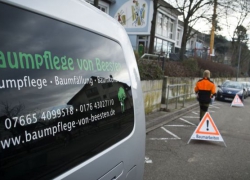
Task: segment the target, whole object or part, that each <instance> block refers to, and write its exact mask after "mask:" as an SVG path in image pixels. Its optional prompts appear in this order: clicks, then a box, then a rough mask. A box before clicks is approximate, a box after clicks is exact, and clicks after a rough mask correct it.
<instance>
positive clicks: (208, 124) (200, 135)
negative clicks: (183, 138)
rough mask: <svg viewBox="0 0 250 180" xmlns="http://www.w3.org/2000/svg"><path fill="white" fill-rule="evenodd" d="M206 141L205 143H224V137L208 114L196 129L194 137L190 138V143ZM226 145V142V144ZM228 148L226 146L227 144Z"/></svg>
mask: <svg viewBox="0 0 250 180" xmlns="http://www.w3.org/2000/svg"><path fill="white" fill-rule="evenodd" d="M192 139H195V140H204V141H221V142H224V140H223V138H222V136H221V135H220V132H219V130H218V129H217V127H216V125H215V123H214V120H213V119H212V117H211V116H210V114H209V113H208V112H206V114H205V115H204V116H203V118H202V120H201V121H200V123H199V125H198V126H197V127H196V129H195V131H194V132H193V134H192V136H191V137H190V139H189V141H188V144H189V142H190V141H191V140H192ZM224 144H225V142H224ZM225 146H226V144H225Z"/></svg>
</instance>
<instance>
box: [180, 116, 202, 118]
mask: <svg viewBox="0 0 250 180" xmlns="http://www.w3.org/2000/svg"><path fill="white" fill-rule="evenodd" d="M183 118H200V117H198V116H183Z"/></svg>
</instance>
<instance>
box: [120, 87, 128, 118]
mask: <svg viewBox="0 0 250 180" xmlns="http://www.w3.org/2000/svg"><path fill="white" fill-rule="evenodd" d="M118 99H119V101H120V103H121V112H122V113H123V112H124V111H125V104H124V100H125V99H126V93H125V90H124V89H123V88H122V87H120V88H119V91H118Z"/></svg>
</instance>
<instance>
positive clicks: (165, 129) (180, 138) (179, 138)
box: [161, 127, 181, 139]
mask: <svg viewBox="0 0 250 180" xmlns="http://www.w3.org/2000/svg"><path fill="white" fill-rule="evenodd" d="M161 128H162V129H163V130H164V131H165V132H167V133H168V134H170V135H172V136H174V137H175V138H177V139H181V138H179V137H178V136H177V135H175V134H174V133H172V132H170V131H169V130H167V129H166V128H164V127H161Z"/></svg>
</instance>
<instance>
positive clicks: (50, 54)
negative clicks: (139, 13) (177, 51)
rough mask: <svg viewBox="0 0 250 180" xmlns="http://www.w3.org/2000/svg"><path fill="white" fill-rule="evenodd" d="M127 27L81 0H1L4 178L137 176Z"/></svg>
mask: <svg viewBox="0 0 250 180" xmlns="http://www.w3.org/2000/svg"><path fill="white" fill-rule="evenodd" d="M144 157H145V115H144V107H143V96H142V90H141V84H140V77H139V73H138V68H137V64H136V60H135V57H134V53H133V50H132V47H131V44H130V41H129V39H128V36H127V34H126V31H125V30H124V28H123V27H122V26H121V25H120V24H119V23H118V22H117V21H116V20H115V19H113V18H112V17H110V16H109V15H107V14H105V13H103V12H101V11H100V10H98V9H97V8H95V7H93V6H92V5H90V4H88V3H86V2H85V1H84V0H0V179H1V180H4V179H18V180H20V179H25V180H28V179H34V180H38V179H69V180H76V179H84V180H96V179H100V180H115V179H116V180H118V179H119V180H120V179H126V180H142V179H143V170H144Z"/></svg>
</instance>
